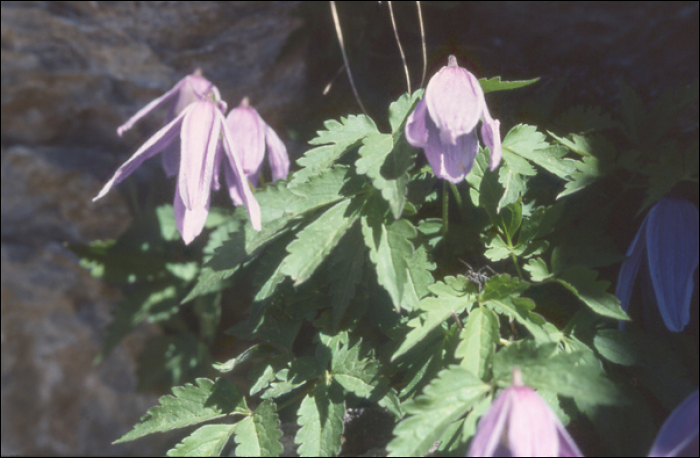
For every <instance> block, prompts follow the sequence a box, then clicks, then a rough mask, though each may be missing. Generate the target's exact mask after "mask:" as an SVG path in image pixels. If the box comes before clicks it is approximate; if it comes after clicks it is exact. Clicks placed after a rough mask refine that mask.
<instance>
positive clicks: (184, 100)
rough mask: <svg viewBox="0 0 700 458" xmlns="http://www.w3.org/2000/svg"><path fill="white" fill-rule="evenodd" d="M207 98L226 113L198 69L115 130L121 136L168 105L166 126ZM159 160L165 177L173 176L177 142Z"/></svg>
mask: <svg viewBox="0 0 700 458" xmlns="http://www.w3.org/2000/svg"><path fill="white" fill-rule="evenodd" d="M208 96H210V97H213V98H214V100H217V101H219V102H218V103H219V106H220V108H221V111H222V112H224V113H225V112H226V108H227V107H226V102H223V101H221V94H219V90H218V89H217V88H216V86H214V84H213V83H212V82H211V81H209V80H208V79H206V78H204V77H203V76H202V70H201V69H199V68H198V69H196V70H195V71H194V73H192V74H191V75H188V76H186V77H184V78H183V79H181V80H180V81H178V83H177V84H176V85H175V86H173V88H172V89H170V90H169V91H168V92H166V93H165V94H163V95H161V96H160V97H158V98H157V99H154V100H152V101H151V102H150V103H148V104H147V105H146V106H145V107H143V108H141V109H140V110H139V111H137V112H136V114H135V115H133V116H132V117H131V118H129V120H128V121H126V122H125V123H124V124H122V125H121V126H119V127H118V128H117V134H118V135H119V136H122V135H123V134H124V132H126V131H127V130H129V129H131V128H132V127H133V126H134V124H136V122H137V121H139V120H140V119H141V118H143V117H145V116H146V115H147V114H149V113H150V112H151V111H153V110H156V109H157V108H159V107H160V106H162V105H165V104H168V103H169V104H170V105H169V107H168V112H167V115H166V118H165V124H166V125H167V124H168V123H170V121H172V120H173V119H175V117H176V116H177V115H179V114H180V113H182V110H184V109H185V108H187V106H189V105H190V104H191V103H194V102H197V101H199V100H203V99H204V98H205V97H208ZM161 159H162V162H163V169H164V170H165V173H166V175H167V176H168V177H173V176H175V175H176V174H177V172H178V169H179V168H180V167H179V166H180V144H179V143H178V142H172V143H170V144H169V145H168V146H166V147H165V148H164V150H163V155H162V156H161Z"/></svg>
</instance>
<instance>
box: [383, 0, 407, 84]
mask: <svg viewBox="0 0 700 458" xmlns="http://www.w3.org/2000/svg"><path fill="white" fill-rule="evenodd" d="M386 3H387V5H389V16H391V26H392V27H393V28H394V36H395V37H396V44H397V45H399V53H401V62H403V69H404V71H405V72H406V86H408V96H409V97H410V96H411V77H410V76H409V75H408V65H407V64H406V55H405V54H404V53H403V47H402V46H401V40H400V39H399V31H398V29H397V28H396V19H394V8H393V7H392V6H391V2H386Z"/></svg>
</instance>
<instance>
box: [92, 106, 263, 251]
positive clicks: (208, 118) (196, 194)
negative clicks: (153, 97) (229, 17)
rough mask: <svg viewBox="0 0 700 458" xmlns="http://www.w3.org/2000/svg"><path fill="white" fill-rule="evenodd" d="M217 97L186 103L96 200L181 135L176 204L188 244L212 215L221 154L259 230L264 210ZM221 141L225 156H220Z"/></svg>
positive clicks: (175, 208)
mask: <svg viewBox="0 0 700 458" xmlns="http://www.w3.org/2000/svg"><path fill="white" fill-rule="evenodd" d="M210 96H211V97H210ZM215 96H216V94H214V93H211V94H209V95H206V96H205V97H203V98H202V99H201V100H198V101H195V102H193V103H190V104H188V105H187V106H186V107H185V108H184V109H183V110H182V111H181V112H180V113H179V114H178V115H177V116H176V117H175V118H174V119H173V120H172V121H170V122H169V123H168V124H167V125H166V126H165V127H163V128H162V129H160V130H159V131H158V132H156V133H155V134H154V135H153V136H152V137H151V138H150V139H148V140H147V141H146V143H144V144H143V145H142V146H141V148H139V149H138V150H137V151H136V152H135V153H134V155H133V156H131V158H130V159H129V160H128V161H126V162H125V163H124V164H123V165H122V166H121V167H119V169H118V170H117V171H116V173H115V174H114V176H113V177H112V178H111V179H110V180H109V181H108V182H107V184H105V186H104V187H103V188H102V190H101V191H100V193H99V194H98V195H97V197H95V198H94V199H93V201H95V200H97V199H99V198H101V197H102V196H104V195H105V194H107V192H109V190H110V189H112V187H114V186H115V185H116V184H117V183H119V182H121V181H122V180H123V179H125V178H126V177H127V176H129V175H130V174H131V173H132V172H133V171H134V170H136V169H137V168H138V166H139V165H141V164H142V163H143V162H144V161H145V160H146V159H148V158H150V157H152V156H154V155H155V154H156V153H158V152H160V151H162V150H163V149H164V148H166V147H167V146H168V145H170V144H171V143H172V142H173V141H174V140H175V138H176V137H177V136H178V133H179V134H180V153H181V160H180V166H179V172H178V183H177V188H176V191H175V201H174V203H173V206H174V210H175V221H176V223H177V228H178V230H179V231H180V234H181V235H182V239H183V240H184V241H185V243H186V244H189V243H190V242H191V241H192V240H194V238H195V237H196V236H197V235H199V234H200V233H201V232H202V229H203V228H204V223H205V222H206V218H207V214H208V213H209V193H210V191H211V188H212V186H213V185H214V184H215V181H216V180H215V177H214V170H215V164H216V162H217V159H218V160H219V161H220V160H222V159H221V155H222V154H225V155H226V157H227V158H228V163H229V167H230V169H231V173H232V174H233V175H234V176H235V178H236V179H237V185H236V186H237V191H238V193H239V195H240V196H241V199H242V202H243V203H244V204H245V205H246V207H247V209H248V214H249V215H250V221H251V223H252V225H253V228H255V229H256V230H258V231H259V230H260V218H261V216H260V207H259V206H258V203H257V201H256V200H255V197H253V194H252V192H251V190H250V187H249V186H248V182H247V180H246V175H245V172H244V171H243V167H242V165H241V163H240V160H239V157H240V151H239V150H238V148H237V145H236V144H235V143H234V142H233V136H232V134H231V132H230V129H229V127H228V125H227V123H226V119H225V118H224V115H223V113H222V112H221V105H220V104H218V103H216V102H214V101H213V100H212V97H215ZM152 103H153V102H151V104H152ZM142 111H143V110H142ZM222 134H223V135H222ZM220 143H221V144H222V145H223V149H222V150H223V153H219V154H217V151H219V149H220V147H219V144H220Z"/></svg>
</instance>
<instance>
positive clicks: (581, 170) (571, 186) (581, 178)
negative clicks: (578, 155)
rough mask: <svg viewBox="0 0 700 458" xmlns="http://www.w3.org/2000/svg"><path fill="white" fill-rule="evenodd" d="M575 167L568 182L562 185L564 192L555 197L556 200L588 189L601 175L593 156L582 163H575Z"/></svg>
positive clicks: (598, 164)
mask: <svg viewBox="0 0 700 458" xmlns="http://www.w3.org/2000/svg"><path fill="white" fill-rule="evenodd" d="M575 165H576V171H575V172H573V173H572V174H571V176H570V177H569V181H568V182H567V183H566V184H565V185H564V190H563V191H562V192H560V193H559V194H558V195H557V200H559V199H561V198H562V197H564V196H568V195H569V194H573V193H575V192H577V191H580V190H581V189H583V188H586V187H588V186H589V185H590V184H591V183H593V182H595V181H596V180H597V179H598V178H599V177H600V175H601V174H602V172H601V171H600V163H599V161H598V159H596V158H595V157H593V156H588V157H585V158H583V161H576V163H575Z"/></svg>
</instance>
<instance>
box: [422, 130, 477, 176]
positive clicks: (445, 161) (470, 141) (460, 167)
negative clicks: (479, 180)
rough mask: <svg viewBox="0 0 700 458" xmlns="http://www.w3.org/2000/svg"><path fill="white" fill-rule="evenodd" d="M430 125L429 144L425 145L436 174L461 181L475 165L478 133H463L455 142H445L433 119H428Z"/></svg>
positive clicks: (426, 153)
mask: <svg viewBox="0 0 700 458" xmlns="http://www.w3.org/2000/svg"><path fill="white" fill-rule="evenodd" d="M426 125H427V127H428V144H427V145H426V146H425V147H424V150H425V155H426V156H427V158H428V162H429V163H430V166H431V167H432V168H433V173H434V174H435V176H437V177H439V178H442V179H445V180H447V181H450V182H452V183H460V182H461V181H462V180H464V177H465V176H467V174H468V173H469V171H470V170H471V169H472V166H473V165H474V158H475V157H476V154H477V152H478V151H479V140H478V138H477V136H476V133H474V132H472V133H470V134H466V135H461V136H459V137H457V139H456V140H455V144H449V143H447V144H446V143H443V142H442V140H441V139H440V135H439V134H438V132H437V127H435V126H434V124H433V122H432V120H431V119H430V118H428V119H427V120H426Z"/></svg>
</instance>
